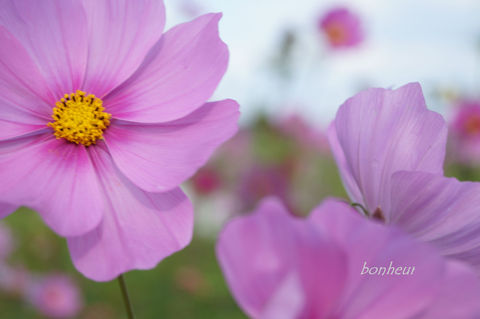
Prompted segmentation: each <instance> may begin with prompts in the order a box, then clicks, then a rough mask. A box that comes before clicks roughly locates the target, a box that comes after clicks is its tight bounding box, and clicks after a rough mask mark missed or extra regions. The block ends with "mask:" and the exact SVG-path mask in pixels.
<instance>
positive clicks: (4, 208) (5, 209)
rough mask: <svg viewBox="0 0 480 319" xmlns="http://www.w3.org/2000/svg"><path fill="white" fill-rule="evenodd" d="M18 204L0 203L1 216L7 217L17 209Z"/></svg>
mask: <svg viewBox="0 0 480 319" xmlns="http://www.w3.org/2000/svg"><path fill="white" fill-rule="evenodd" d="M17 208H18V206H16V205H12V204H8V203H0V218H4V217H7V216H8V215H10V214H11V213H13V212H14V211H16V210H17Z"/></svg>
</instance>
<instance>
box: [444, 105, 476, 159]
mask: <svg viewBox="0 0 480 319" xmlns="http://www.w3.org/2000/svg"><path fill="white" fill-rule="evenodd" d="M450 139H451V140H450V142H451V143H450V145H451V151H452V156H453V157H454V158H455V160H457V161H459V162H461V163H465V164H474V163H479V162H480V101H461V102H460V103H458V105H457V107H456V109H455V114H454V117H453V119H452V122H451V125H450Z"/></svg>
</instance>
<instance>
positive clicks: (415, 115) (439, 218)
mask: <svg viewBox="0 0 480 319" xmlns="http://www.w3.org/2000/svg"><path fill="white" fill-rule="evenodd" d="M329 139H330V143H331V146H332V151H333V153H334V156H335V159H336V161H337V164H338V167H339V170H340V174H341V176H342V180H343V184H344V185H345V188H346V190H347V192H348V194H349V195H350V198H351V200H352V201H353V202H356V203H359V204H361V205H363V207H364V208H365V209H366V210H367V211H368V214H369V215H370V216H372V217H374V218H377V219H379V220H382V221H384V222H385V223H387V224H390V225H394V226H397V227H400V228H402V229H403V230H405V231H407V232H408V233H410V234H411V235H413V236H415V237H416V238H418V239H420V240H422V241H425V242H430V243H432V244H434V245H436V246H437V248H438V249H439V250H440V251H441V252H442V253H443V254H444V255H445V256H450V257H454V258H458V259H461V260H464V261H467V262H469V263H471V264H472V265H474V266H476V267H477V270H479V269H480V245H479V243H480V184H479V183H472V182H459V181H458V180H457V179H455V178H447V177H444V176H443V161H444V157H445V147H446V141H447V127H446V124H445V121H444V120H443V118H442V116H441V115H440V114H438V113H435V112H432V111H429V110H428V109H427V107H426V105H425V100H424V98H423V94H422V90H421V87H420V85H419V84H417V83H412V84H407V85H405V86H403V87H401V88H399V89H396V90H386V89H369V90H366V91H363V92H361V93H359V94H357V95H355V96H354V97H352V98H350V99H349V100H347V101H346V102H345V103H344V104H343V105H342V106H341V107H340V109H339V110H338V113H337V116H336V118H335V121H334V122H333V123H332V125H331V126H330V130H329Z"/></svg>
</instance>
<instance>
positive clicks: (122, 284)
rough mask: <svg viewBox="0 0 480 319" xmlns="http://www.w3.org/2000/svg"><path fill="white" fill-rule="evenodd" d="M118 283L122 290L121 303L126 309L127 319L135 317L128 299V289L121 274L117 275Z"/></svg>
mask: <svg viewBox="0 0 480 319" xmlns="http://www.w3.org/2000/svg"><path fill="white" fill-rule="evenodd" d="M118 283H119V284H120V290H121V291H122V296H123V303H124V304H125V309H126V310H127V316H128V319H135V314H134V313H133V307H132V303H131V301H130V296H129V295H128V289H127V285H126V284H125V279H124V278H123V274H122V275H120V276H118Z"/></svg>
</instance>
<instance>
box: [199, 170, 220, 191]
mask: <svg viewBox="0 0 480 319" xmlns="http://www.w3.org/2000/svg"><path fill="white" fill-rule="evenodd" d="M192 185H193V188H194V190H195V192H197V193H198V194H200V195H209V194H211V193H213V192H215V191H216V190H218V189H219V188H220V187H221V186H222V177H221V176H220V172H219V171H218V170H217V169H215V168H213V167H208V166H207V167H203V168H201V169H199V170H198V172H197V174H195V176H193V178H192Z"/></svg>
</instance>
